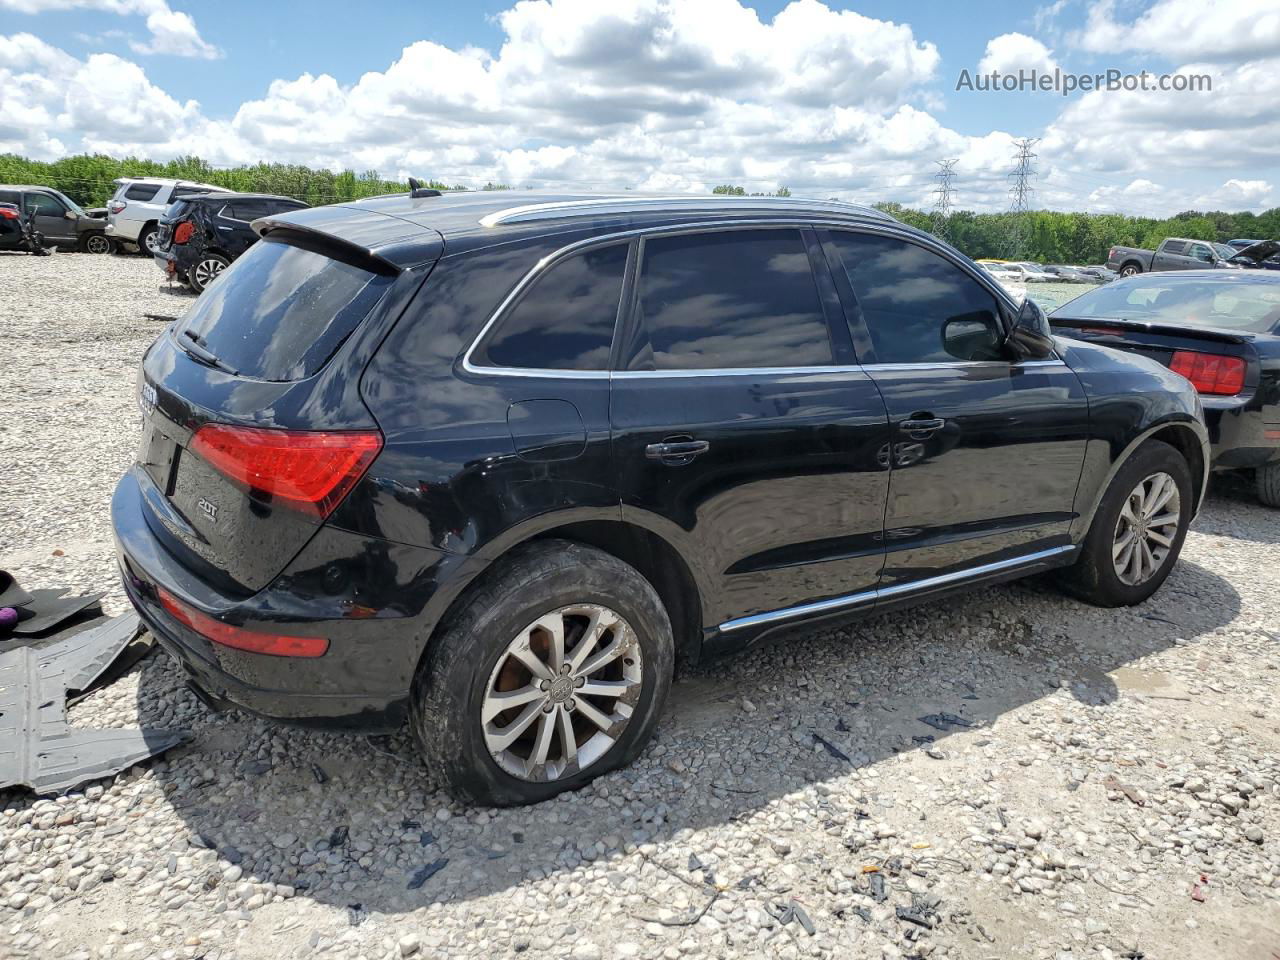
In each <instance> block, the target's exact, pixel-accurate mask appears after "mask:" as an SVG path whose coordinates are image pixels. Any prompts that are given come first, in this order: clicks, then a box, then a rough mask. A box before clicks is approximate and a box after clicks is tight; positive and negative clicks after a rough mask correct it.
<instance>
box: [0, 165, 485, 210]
mask: <svg viewBox="0 0 1280 960" xmlns="http://www.w3.org/2000/svg"><path fill="white" fill-rule="evenodd" d="M117 177H171V178H173V179H176V180H195V181H198V182H200V183H210V184H213V185H214V186H217V187H226V188H227V189H228V190H236V191H239V192H242V193H271V194H276V195H277V196H282V197H293V198H294V199H297V200H305V201H306V202H307V203H309V204H312V205H313V206H315V205H318V204H324V203H337V202H339V201H342V200H356V199H359V198H360V197H373V196H377V195H378V194H380V193H402V192H404V191H406V190H408V189H409V185H408V184H407V183H405V182H404V181H401V180H387V179H385V178H384V177H382V176H380V175H379V174H378V172H377V171H376V170H366V171H365V172H364V173H355V172H354V171H352V170H344V171H342V172H341V173H334V172H333V171H332V170H313V169H312V168H311V167H304V166H301V165H300V164H293V163H255V164H253V165H251V166H250V165H246V166H240V167H231V168H228V169H220V168H215V167H212V166H210V165H209V164H208V163H206V162H205V161H204V160H201V159H200V158H199V157H178V158H176V159H174V160H170V161H169V162H167V163H157V162H156V161H154V160H142V159H139V158H138V157H125V158H123V159H117V158H115V157H108V156H103V155H102V154H95V155H92V156H90V155H88V154H81V155H77V156H73V157H63V158H62V159H60V160H54V161H52V162H49V163H45V162H43V161H39V160H28V159H27V158H26V157H19V156H17V155H15V154H12V153H6V154H0V183H14V184H17V183H24V184H35V185H39V186H47V187H53V188H54V189H55V190H60V191H62V192H63V193H65V194H66V195H67V196H68V197H70V198H71V199H72V200H74V201H76V203H78V204H80V205H81V206H86V207H99V206H103V205H104V204H106V202H107V200H109V199H110V198H111V195H112V194H113V193H115V189H116V187H115V183H114V181H115V180H116V178H117ZM428 186H431V187H434V188H435V189H437V190H450V189H453V190H456V189H460V188H459V187H449V186H447V185H445V184H443V183H437V182H436V181H434V180H433V181H431V182H430V183H429V184H428ZM500 187H501V185H500V184H489V185H487V189H498V188H500Z"/></svg>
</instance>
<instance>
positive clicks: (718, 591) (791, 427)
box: [611, 226, 888, 631]
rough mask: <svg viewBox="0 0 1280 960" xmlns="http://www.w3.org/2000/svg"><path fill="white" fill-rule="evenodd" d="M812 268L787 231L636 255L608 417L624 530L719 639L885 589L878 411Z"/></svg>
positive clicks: (713, 235)
mask: <svg viewBox="0 0 1280 960" xmlns="http://www.w3.org/2000/svg"><path fill="white" fill-rule="evenodd" d="M818 254H819V251H818V250H817V245H816V240H815V239H814V238H813V236H812V234H811V233H808V232H807V231H802V230H801V229H799V228H796V227H790V226H781V227H768V228H765V227H752V228H748V229H742V228H737V229H720V230H707V229H700V230H686V231H680V232H671V233H661V234H653V235H649V236H646V237H645V238H644V239H643V241H642V244H641V249H640V253H639V257H640V263H639V267H638V269H637V270H636V271H635V274H634V283H633V297H632V301H631V303H632V306H631V309H630V311H629V317H628V323H627V324H626V325H625V332H624V335H623V337H622V349H621V350H620V351H619V365H620V367H621V368H622V369H620V370H618V371H617V372H615V373H614V375H613V387H612V400H611V407H612V413H611V421H612V427H613V444H614V457H615V462H616V465H617V471H618V486H619V491H620V494H621V497H622V515H623V517H624V519H628V520H630V521H632V522H634V523H637V524H639V525H641V526H645V527H647V528H649V529H653V530H655V531H656V532H658V533H660V534H661V535H662V536H664V537H665V538H667V539H668V540H669V541H670V542H672V543H674V544H676V545H677V547H678V548H679V549H680V550H681V553H682V554H683V556H685V557H686V558H690V562H691V563H692V564H693V565H694V566H695V567H696V568H697V571H696V572H697V574H698V576H699V578H700V580H701V582H703V583H706V584H710V585H711V589H710V590H709V591H707V595H706V596H704V598H703V600H704V609H703V616H704V618H705V619H706V621H707V622H710V623H712V624H717V623H718V624H720V625H721V627H722V629H725V630H728V631H732V630H733V629H735V628H737V627H739V626H743V627H745V626H749V625H752V624H753V623H754V622H756V621H753V620H750V619H748V618H754V617H761V618H763V619H765V620H768V619H771V618H774V617H778V618H783V617H785V616H786V614H785V613H783V611H785V610H786V609H787V608H791V607H795V606H797V605H800V604H805V603H809V602H813V601H821V600H828V599H832V598H841V597H847V596H848V595H851V594H859V593H863V592H866V591H869V590H873V589H874V588H875V586H876V584H877V581H878V579H879V575H880V568H881V565H882V561H883V544H882V542H881V539H880V535H881V529H882V524H883V513H884V498H885V493H886V490H887V481H888V472H887V464H886V462H885V461H884V449H885V445H886V442H887V439H888V425H887V420H886V415H885V409H884V403H883V401H882V400H881V399H880V395H879V392H878V391H877V389H876V386H875V384H874V383H873V382H872V381H871V379H870V378H869V377H868V376H867V375H866V374H865V373H864V372H863V371H862V370H861V369H860V368H858V367H857V366H856V365H855V364H854V362H853V354H852V349H851V342H850V339H849V337H848V332H847V330H846V329H844V327H843V320H842V318H841V317H840V316H839V303H838V301H836V299H835V296H834V288H833V287H832V286H831V281H830V276H829V274H828V273H827V271H826V268H825V265H824V264H823V263H822V262H821V261H820V259H818ZM815 268H816V270H817V272H815Z"/></svg>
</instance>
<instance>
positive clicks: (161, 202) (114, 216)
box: [107, 177, 235, 254]
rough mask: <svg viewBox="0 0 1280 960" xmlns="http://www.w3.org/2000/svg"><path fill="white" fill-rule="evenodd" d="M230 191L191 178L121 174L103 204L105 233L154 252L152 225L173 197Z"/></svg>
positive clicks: (154, 227)
mask: <svg viewBox="0 0 1280 960" xmlns="http://www.w3.org/2000/svg"><path fill="white" fill-rule="evenodd" d="M217 192H220V193H234V192H235V191H233V190H228V189H227V188H226V187H215V186H211V185H210V184H207V183H195V182H194V181H191V180H164V179H161V178H159V177H121V178H120V179H119V180H117V181H116V192H115V195H114V196H112V198H111V201H110V202H109V203H108V204H107V236H108V237H114V238H115V239H116V240H118V241H119V240H123V241H124V242H126V243H136V244H137V245H138V246H139V248H141V249H142V250H143V251H145V252H146V253H152V254H153V253H155V249H154V243H155V239H156V224H157V223H158V222H159V220H160V217H161V216H163V214H164V209H165V207H167V206H168V205H169V204H171V203H172V202H173V201H174V200H181V199H182V198H183V197H190V196H193V195H195V194H200V193H217Z"/></svg>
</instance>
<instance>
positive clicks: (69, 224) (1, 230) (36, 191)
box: [0, 184, 112, 253]
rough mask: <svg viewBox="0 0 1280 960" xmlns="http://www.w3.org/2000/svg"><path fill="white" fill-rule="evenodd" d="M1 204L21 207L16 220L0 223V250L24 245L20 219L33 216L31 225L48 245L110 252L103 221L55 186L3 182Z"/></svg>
mask: <svg viewBox="0 0 1280 960" xmlns="http://www.w3.org/2000/svg"><path fill="white" fill-rule="evenodd" d="M0 204H8V205H11V206H13V207H15V208H17V210H18V216H17V217H16V218H9V217H0V218H2V219H13V220H16V221H18V222H17V223H12V224H7V225H0V250H16V249H19V248H20V247H21V246H22V230H21V222H23V221H25V220H26V219H27V218H31V225H32V227H33V229H35V230H36V231H37V232H38V233H40V234H41V235H43V237H44V242H45V246H47V247H58V248H59V249H63V250H81V251H83V252H85V253H110V252H111V250H112V243H111V240H110V239H108V238H107V236H106V234H105V230H104V227H105V225H104V224H103V222H102V221H101V220H98V219H96V218H94V217H91V216H89V214H88V213H86V212H85V211H84V209H82V208H81V207H80V205H79V204H78V203H76V202H75V201H74V200H72V199H71V198H70V197H68V196H67V195H66V194H64V193H61V192H59V191H57V190H54V189H53V188H52V187H35V186H15V185H10V184H0Z"/></svg>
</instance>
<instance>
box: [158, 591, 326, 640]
mask: <svg viewBox="0 0 1280 960" xmlns="http://www.w3.org/2000/svg"><path fill="white" fill-rule="evenodd" d="M156 592H157V593H158V594H159V596H160V606H162V607H164V609H165V611H166V612H167V613H168V614H169V616H171V617H173V619H175V620H177V621H178V622H179V623H181V624H182V625H183V626H185V627H188V628H190V629H192V630H194V631H195V632H196V633H198V634H200V636H202V637H204V638H205V639H206V640H209V641H210V642H212V643H217V644H221V645H222V646H224V647H235V649H237V650H248V651H249V652H250V653H265V654H268V655H269V656H273V657H323V656H324V655H325V653H326V652H327V651H328V649H329V640H328V638H327V637H291V636H287V635H285V634H279V633H261V632H260V631H257V630H246V629H245V628H244V627H233V626H232V625H231V624H229V623H223V622H222V621H221V620H215V619H214V618H213V617H211V616H209V615H208V614H206V613H201V612H200V611H199V610H196V609H195V608H194V607H190V606H187V604H185V603H183V602H182V601H181V600H179V599H178V598H177V597H175V596H174V595H173V594H171V593H170V592H169V591H168V590H165V589H163V588H158V589H157V591H156Z"/></svg>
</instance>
